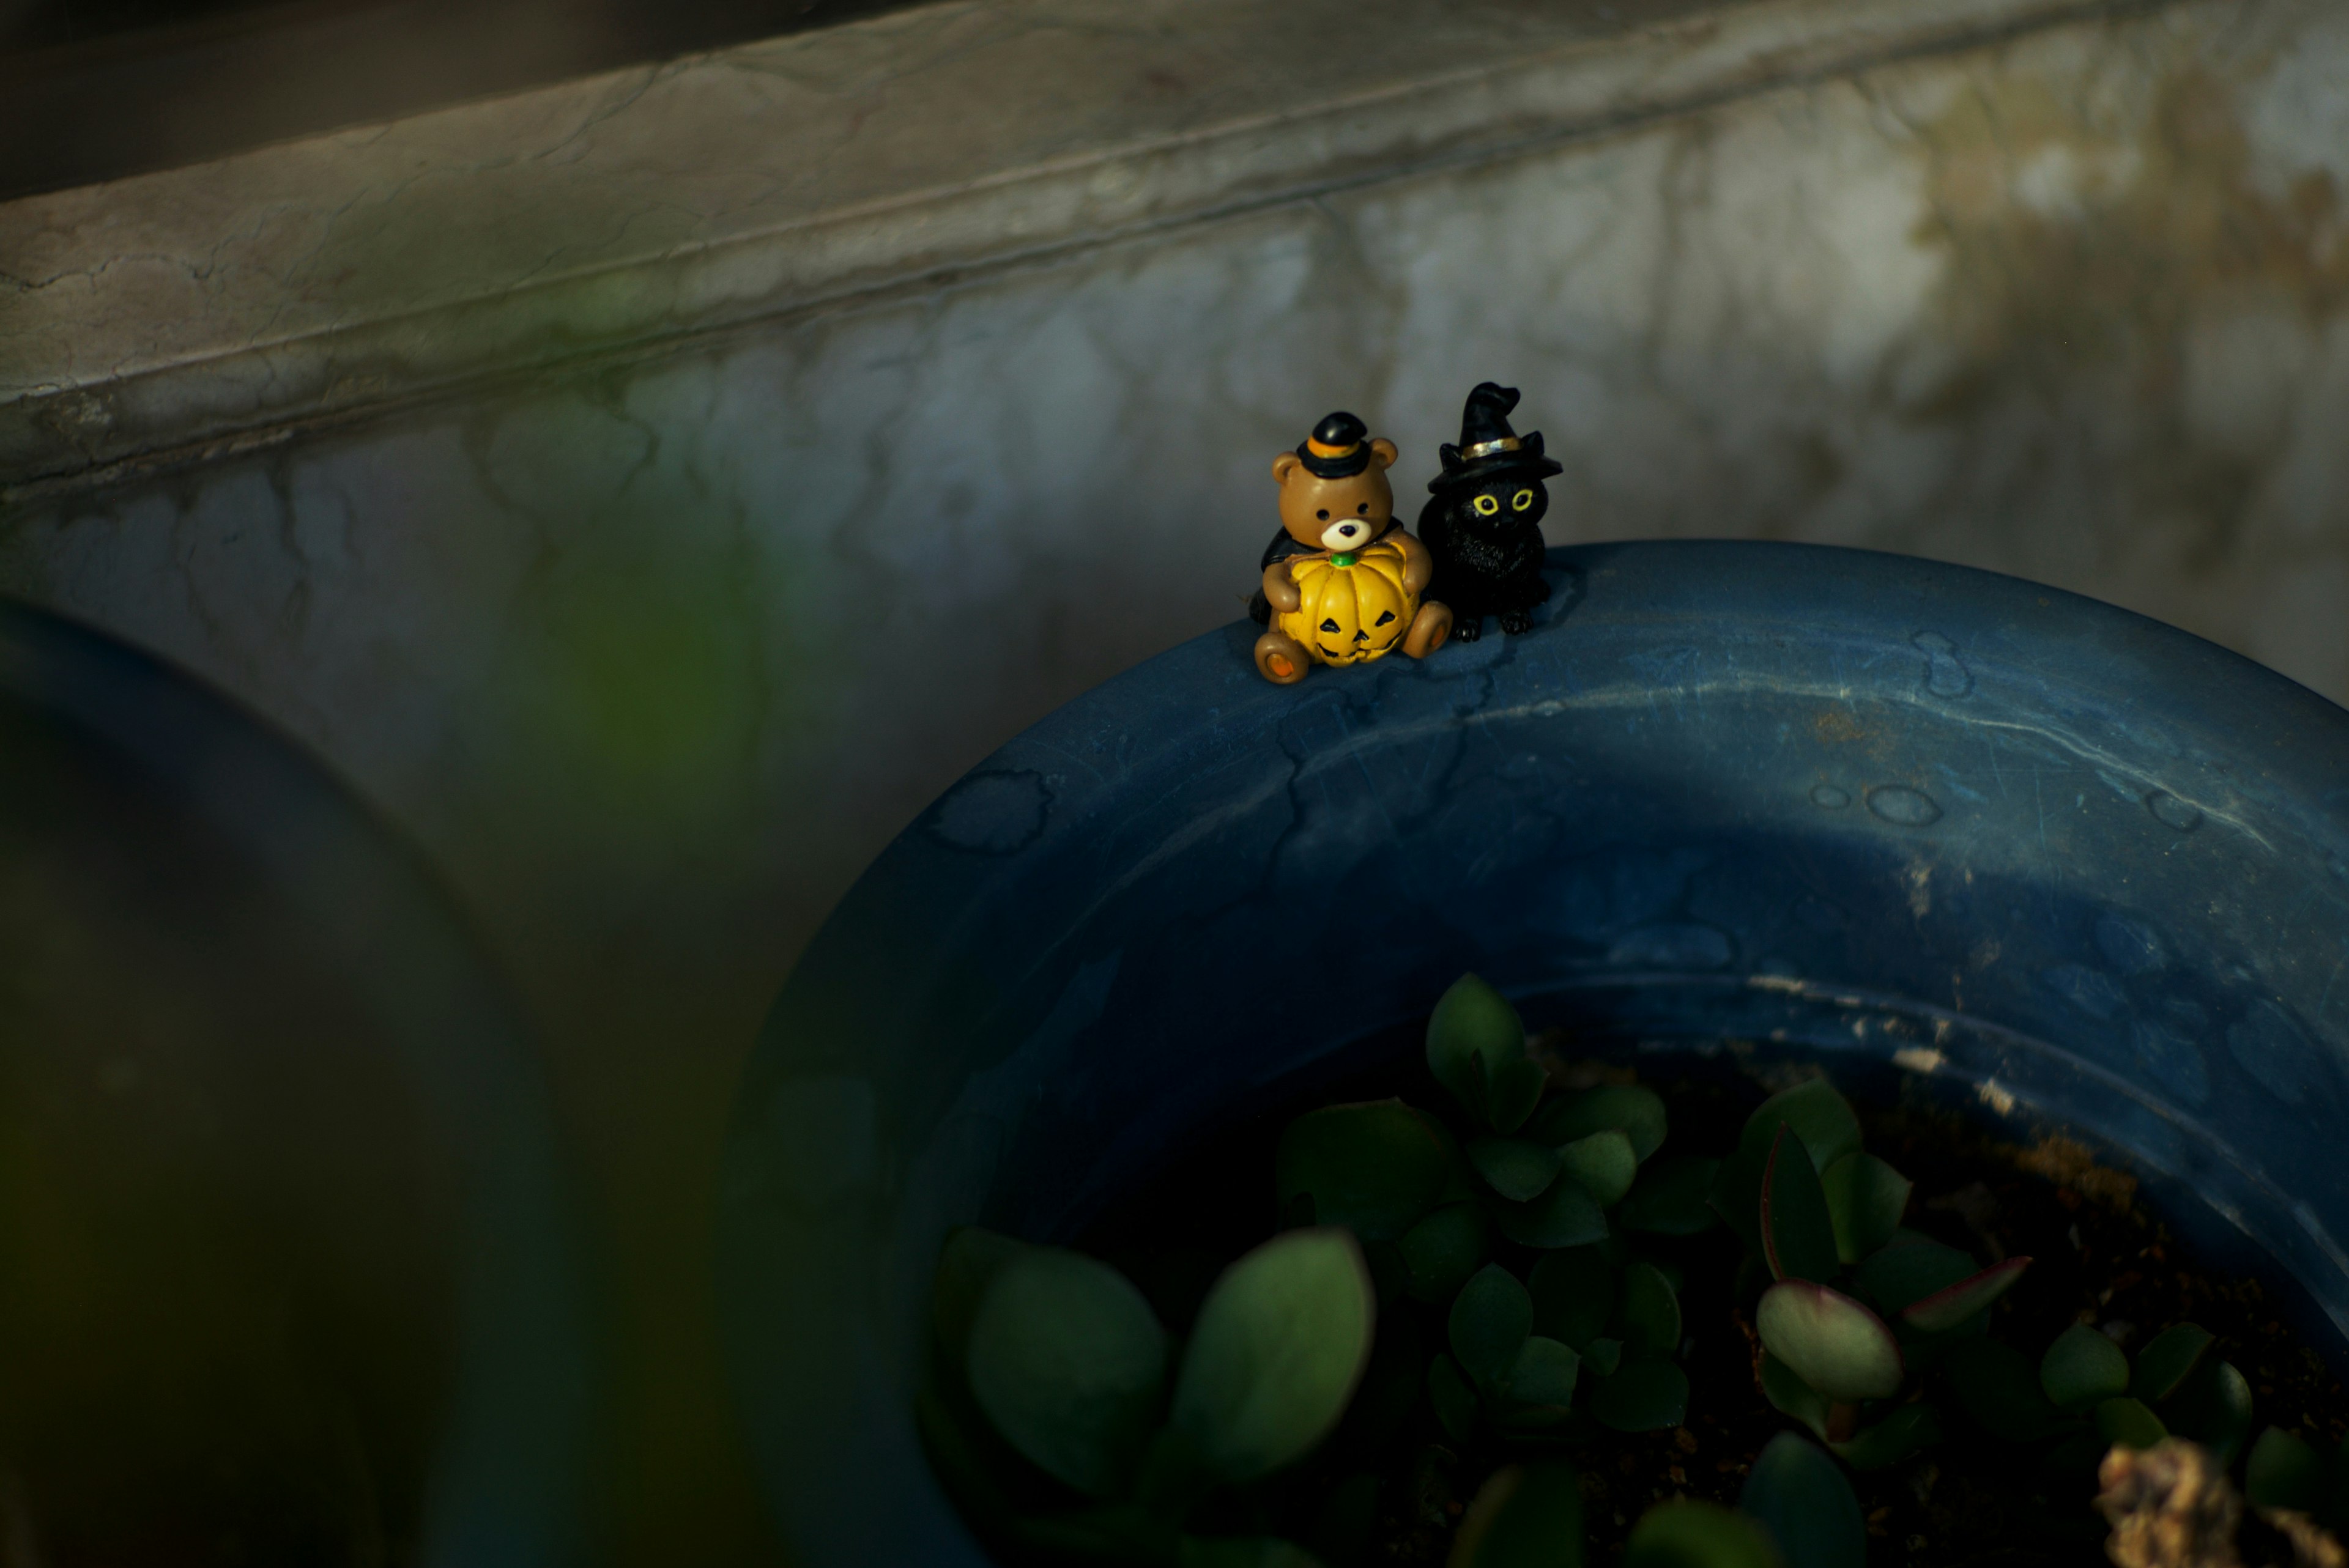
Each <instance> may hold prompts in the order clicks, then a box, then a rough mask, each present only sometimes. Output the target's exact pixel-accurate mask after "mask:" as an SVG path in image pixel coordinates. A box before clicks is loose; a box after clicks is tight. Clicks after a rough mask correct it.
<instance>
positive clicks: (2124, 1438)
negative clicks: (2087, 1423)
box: [2096, 1398, 2169, 1449]
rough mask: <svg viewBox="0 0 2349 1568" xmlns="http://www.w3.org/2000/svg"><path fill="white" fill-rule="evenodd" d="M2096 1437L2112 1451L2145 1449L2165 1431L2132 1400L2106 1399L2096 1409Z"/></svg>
mask: <svg viewBox="0 0 2349 1568" xmlns="http://www.w3.org/2000/svg"><path fill="white" fill-rule="evenodd" d="M2096 1436H2098V1437H2099V1438H2102V1439H2104V1440H2105V1441H2106V1442H2107V1443H2109V1444H2111V1445H2112V1446H2113V1447H2115V1448H2122V1449H2149V1448H2151V1447H2153V1445H2154V1444H2156V1443H2158V1442H2159V1441H2161V1439H2164V1438H2166V1437H2168V1436H2169V1429H2168V1428H2167V1427H2164V1426H2163V1425H2162V1424H2161V1418H2160V1417H2158V1416H2157V1415H2155V1414H2154V1413H2153V1412H2152V1411H2151V1410H2148V1409H2147V1408H2145V1407H2144V1406H2143V1405H2142V1404H2140V1403H2138V1402H2137V1400H2135V1399H2129V1398H2120V1399H2106V1401H2105V1402H2104V1403H2103V1404H2101V1405H2098V1406H2097V1407H2096Z"/></svg>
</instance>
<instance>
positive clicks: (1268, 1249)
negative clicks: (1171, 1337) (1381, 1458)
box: [1167, 1229, 1376, 1481]
mask: <svg viewBox="0 0 2349 1568" xmlns="http://www.w3.org/2000/svg"><path fill="white" fill-rule="evenodd" d="M1375 1310H1376V1308H1375V1299H1374V1297H1373V1295H1372V1294H1371V1276H1370V1271H1369V1269H1368V1268H1367V1267H1365V1266H1364V1264H1363V1263H1362V1253H1361V1248H1360V1247H1359V1246H1357V1245H1356V1244H1355V1242H1354V1238H1353V1237H1352V1236H1351V1235H1350V1234H1349V1233H1346V1232H1344V1231H1340V1230H1334V1229H1316V1230H1309V1231H1287V1232H1284V1233H1281V1234H1279V1235H1278V1236H1275V1237H1273V1239H1272V1240H1270V1241H1268V1242H1267V1243H1264V1244H1263V1245H1262V1246H1259V1247H1257V1248H1256V1249H1255V1250H1254V1251H1253V1252H1250V1253H1247V1254H1246V1255H1245V1256H1243V1257H1242V1258H1241V1259H1240V1260H1239V1261H1238V1262H1237V1263H1236V1264H1233V1265H1232V1266H1231V1267H1230V1268H1228V1269H1226V1270H1225V1271H1224V1275H1223V1277H1222V1278H1221V1279H1219V1280H1217V1281H1216V1285H1215V1288H1214V1289H1213V1290H1211V1291H1209V1292H1208V1293H1207V1299H1206V1302H1204V1303H1203V1304H1201V1305H1200V1307H1199V1321H1198V1324H1197V1326H1195V1327H1194V1328H1193V1329H1192V1331H1191V1345H1190V1348H1189V1349H1188V1350H1187V1351H1186V1352H1185V1354H1184V1357H1183V1368H1182V1371H1181V1372H1180V1373H1179V1374H1178V1375H1177V1376H1176V1377H1175V1380H1174V1408H1173V1410H1172V1412H1171V1413H1170V1415H1169V1416H1168V1418H1167V1421H1168V1424H1169V1425H1170V1426H1171V1427H1173V1428H1174V1429H1175V1430H1176V1431H1178V1432H1180V1433H1182V1434H1183V1435H1184V1436H1185V1437H1186V1438H1188V1439H1190V1440H1191V1441H1192V1442H1193V1443H1194V1444H1195V1445H1196V1447H1197V1449H1198V1452H1199V1456H1200V1460H1201V1462H1202V1463H1203V1464H1204V1465H1205V1466H1206V1469H1207V1470H1209V1471H1210V1472H1212V1473H1213V1474H1215V1475H1216V1476H1218V1477H1220V1478H1222V1479H1223V1480H1226V1481H1245V1480H1254V1479H1255V1478H1256V1477H1257V1476H1260V1475H1263V1474H1265V1473H1266V1472H1268V1471H1270V1470H1278V1469H1279V1468H1280V1467H1281V1466H1283V1465H1285V1464H1288V1463H1289V1462H1291V1461H1292V1460H1297V1459H1299V1458H1302V1457H1303V1456H1304V1455H1305V1453H1306V1452H1307V1451H1308V1450H1309V1449H1311V1448H1312V1447H1313V1446H1314V1445H1315V1444H1316V1443H1318V1442H1319V1441H1320V1440H1321V1439H1322V1438H1323V1437H1324V1436H1325V1435H1327V1434H1328V1432H1329V1430H1330V1428H1331V1427H1334V1426H1336V1425H1337V1423H1338V1418H1339V1417H1340V1416H1341V1415H1343V1414H1344V1413H1345V1409H1346V1401H1347V1400H1348V1399H1349V1398H1351V1397H1352V1395H1353V1392H1354V1384H1355V1382H1356V1380H1357V1379H1359V1378H1360V1377H1361V1373H1362V1367H1363V1364H1364V1363H1365V1362H1366V1361H1368V1360H1369V1358H1370V1349H1371V1319H1372V1316H1373V1314H1374V1312H1375Z"/></svg>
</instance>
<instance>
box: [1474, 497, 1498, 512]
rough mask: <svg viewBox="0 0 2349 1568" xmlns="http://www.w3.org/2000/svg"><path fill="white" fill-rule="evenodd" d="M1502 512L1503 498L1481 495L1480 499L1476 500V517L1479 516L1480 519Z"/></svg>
mask: <svg viewBox="0 0 2349 1568" xmlns="http://www.w3.org/2000/svg"><path fill="white" fill-rule="evenodd" d="M1500 510H1501V498H1500V497H1499V496H1496V495H1480V496H1478V497H1477V498H1476V515H1477V516H1479V517H1491V516H1492V515H1493V514H1494V513H1495V512H1497V511H1500Z"/></svg>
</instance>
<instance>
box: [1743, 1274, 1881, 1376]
mask: <svg viewBox="0 0 2349 1568" xmlns="http://www.w3.org/2000/svg"><path fill="white" fill-rule="evenodd" d="M1754 1332H1755V1333H1757V1334H1758V1335H1760V1336H1761V1338H1762V1344H1763V1346H1764V1348H1766V1349H1767V1350H1768V1351H1769V1352H1770V1354H1771V1355H1773V1356H1775V1357H1777V1358H1778V1359H1779V1360H1781V1361H1783V1362H1785V1364H1786V1366H1787V1367H1789V1368H1790V1369H1791V1370H1792V1371H1793V1372H1794V1374H1795V1377H1800V1378H1801V1379H1802V1380H1803V1381H1804V1382H1806V1383H1808V1384H1809V1385H1810V1386H1811V1387H1814V1388H1816V1389H1817V1390H1818V1391H1819V1392H1820V1393H1821V1394H1823V1395H1825V1396H1826V1398H1829V1399H1830V1400H1833V1401H1835V1402H1836V1403H1837V1404H1843V1403H1847V1402H1849V1401H1853V1400H1858V1399H1889V1398H1891V1397H1892V1396H1893V1395H1894V1394H1896V1393H1898V1392H1899V1390H1900V1377H1901V1366H1900V1346H1899V1343H1898V1342H1897V1341H1896V1340H1894V1338H1893V1337H1892V1331H1891V1330H1890V1329H1889V1328H1887V1327H1885V1326H1884V1323H1883V1320H1882V1319H1880V1318H1878V1316H1877V1315H1876V1314H1874V1313H1872V1312H1870V1311H1868V1308H1866V1307H1864V1306H1862V1305H1860V1304H1859V1303H1857V1302H1856V1301H1854V1300H1852V1298H1851V1297H1849V1296H1847V1295H1844V1294H1843V1293H1842V1292H1841V1291H1837V1290H1830V1289H1828V1288H1827V1287H1826V1285H1823V1284H1812V1283H1811V1282H1810V1281H1808V1280H1801V1279H1784V1280H1780V1281H1779V1282H1778V1283H1777V1284H1774V1285H1772V1286H1771V1287H1770V1288H1769V1289H1768V1290H1765V1291H1764V1292H1763V1293H1762V1300H1761V1303H1760V1305H1757V1306H1756V1307H1755V1308H1754Z"/></svg>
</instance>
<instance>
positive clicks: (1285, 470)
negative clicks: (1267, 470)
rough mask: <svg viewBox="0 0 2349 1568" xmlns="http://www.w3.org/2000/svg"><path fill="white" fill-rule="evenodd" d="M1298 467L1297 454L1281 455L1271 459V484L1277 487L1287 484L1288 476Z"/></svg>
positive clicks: (1284, 453) (1286, 453)
mask: <svg viewBox="0 0 2349 1568" xmlns="http://www.w3.org/2000/svg"><path fill="white" fill-rule="evenodd" d="M1298 467H1299V464H1298V461H1297V454H1296V453H1295V452H1283V453H1281V454H1280V456H1278V457H1277V458H1275V459H1272V482H1273V483H1275V484H1277V485H1285V484H1287V483H1288V476H1289V475H1291V474H1293V473H1295V472H1296V471H1297V469H1298Z"/></svg>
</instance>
